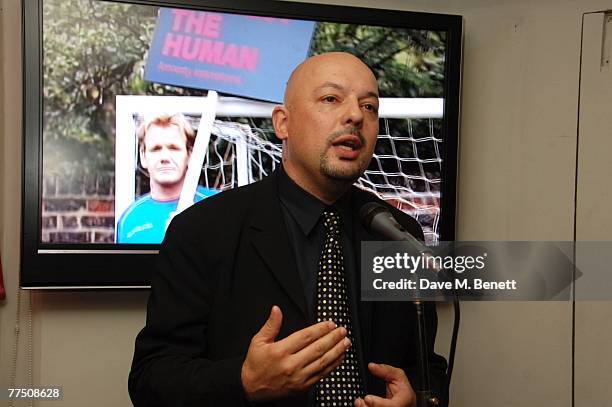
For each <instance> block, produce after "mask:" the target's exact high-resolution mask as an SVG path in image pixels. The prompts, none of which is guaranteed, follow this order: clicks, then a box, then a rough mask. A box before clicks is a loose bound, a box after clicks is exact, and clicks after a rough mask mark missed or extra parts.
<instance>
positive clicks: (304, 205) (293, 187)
mask: <svg viewBox="0 0 612 407" xmlns="http://www.w3.org/2000/svg"><path fill="white" fill-rule="evenodd" d="M351 192H352V191H351V190H350V189H349V191H348V192H347V193H345V194H344V195H342V196H341V197H340V199H338V200H337V201H336V202H334V204H333V205H332V206H333V207H334V208H335V209H336V210H337V211H338V213H339V214H340V217H341V218H342V224H343V226H344V228H345V229H346V231H347V232H349V236H351V234H350V233H351V232H352V227H351V225H352V218H351ZM278 194H279V197H280V200H281V203H282V204H283V206H285V208H286V209H287V211H288V212H289V214H290V215H291V217H292V218H293V219H294V220H295V221H296V222H297V224H298V225H299V226H300V229H301V230H302V232H304V234H305V235H309V234H310V232H311V231H312V229H314V227H315V225H316V224H317V222H318V221H319V219H320V218H321V215H322V214H323V211H324V210H325V208H327V205H326V204H325V203H323V202H322V201H320V200H319V198H317V197H316V196H314V195H312V194H310V193H309V192H307V191H305V190H304V189H302V188H301V187H300V186H299V185H298V184H296V183H295V181H293V180H292V179H291V177H289V175H287V173H286V172H285V170H284V168H283V167H282V166H281V167H280V169H279V177H278Z"/></svg>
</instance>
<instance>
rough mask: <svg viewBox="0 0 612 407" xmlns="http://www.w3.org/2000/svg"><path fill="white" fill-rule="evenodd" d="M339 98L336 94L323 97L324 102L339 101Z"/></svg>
mask: <svg viewBox="0 0 612 407" xmlns="http://www.w3.org/2000/svg"><path fill="white" fill-rule="evenodd" d="M337 100H338V99H337V98H336V97H335V96H325V97H324V98H323V101H324V102H327V103H334V102H335V101H337Z"/></svg>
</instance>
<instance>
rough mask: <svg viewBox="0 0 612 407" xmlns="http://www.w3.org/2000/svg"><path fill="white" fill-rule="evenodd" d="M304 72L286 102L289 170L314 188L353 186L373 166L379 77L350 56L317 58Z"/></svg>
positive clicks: (295, 79) (332, 55) (296, 78)
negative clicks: (337, 184) (338, 183)
mask: <svg viewBox="0 0 612 407" xmlns="http://www.w3.org/2000/svg"><path fill="white" fill-rule="evenodd" d="M315 58H316V57H315ZM309 62H310V63H309ZM302 68H303V69H302V71H301V72H297V71H296V74H295V77H294V78H293V79H294V83H291V84H290V86H289V87H288V94H287V100H286V101H285V104H286V109H287V111H288V114H287V116H288V119H287V120H286V137H282V136H280V137H281V138H284V139H285V146H284V149H285V151H284V153H285V158H286V160H285V167H287V170H288V172H289V173H290V174H291V173H292V172H293V173H294V174H297V175H298V177H299V178H301V179H304V178H305V179H306V180H307V181H306V182H307V183H309V184H311V185H320V183H325V182H329V181H330V180H335V181H341V182H347V183H352V182H354V181H355V180H356V179H357V178H359V176H360V175H361V174H362V173H363V171H365V169H366V168H367V167H368V164H369V162H370V160H371V158H372V154H373V151H374V146H375V144H376V138H377V136H378V105H379V100H378V86H377V83H376V79H375V78H374V75H373V74H372V73H371V71H370V70H369V69H368V68H367V67H366V66H365V65H364V64H363V63H362V62H361V61H359V60H358V59H356V58H354V57H352V56H350V55H346V54H331V55H330V54H328V55H324V56H322V58H319V59H318V60H316V59H314V58H313V61H307V63H306V64H305V66H303V67H302Z"/></svg>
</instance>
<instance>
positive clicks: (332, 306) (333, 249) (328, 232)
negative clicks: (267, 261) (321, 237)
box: [316, 208, 363, 407]
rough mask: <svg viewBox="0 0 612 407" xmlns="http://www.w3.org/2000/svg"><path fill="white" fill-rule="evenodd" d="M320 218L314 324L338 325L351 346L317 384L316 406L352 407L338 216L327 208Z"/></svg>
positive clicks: (352, 356)
mask: <svg viewBox="0 0 612 407" xmlns="http://www.w3.org/2000/svg"><path fill="white" fill-rule="evenodd" d="M323 218H324V219H323V224H324V225H325V243H324V244H323V250H322V252H321V257H320V259H319V271H318V275H317V322H321V321H327V320H332V321H334V322H335V323H336V324H337V325H338V326H344V327H345V328H346V330H347V332H348V337H349V339H350V340H351V343H352V345H351V347H350V348H348V350H347V351H346V353H345V355H344V360H343V361H342V364H340V366H338V367H337V368H336V369H334V370H333V371H332V372H331V374H330V375H329V376H327V377H326V378H323V379H321V380H320V381H319V382H318V383H317V387H316V395H317V403H316V405H317V407H335V406H338V407H340V406H350V407H352V406H354V402H355V399H356V398H357V397H359V396H362V395H363V394H362V393H363V392H362V384H361V378H360V374H359V364H358V361H357V352H356V349H355V345H356V344H355V340H354V336H353V326H352V324H351V313H350V308H349V302H348V296H347V283H346V279H345V276H344V256H343V254H342V240H341V239H342V237H341V235H340V217H339V216H338V213H337V212H336V211H335V210H333V209H331V208H330V209H326V210H325V211H324V212H323Z"/></svg>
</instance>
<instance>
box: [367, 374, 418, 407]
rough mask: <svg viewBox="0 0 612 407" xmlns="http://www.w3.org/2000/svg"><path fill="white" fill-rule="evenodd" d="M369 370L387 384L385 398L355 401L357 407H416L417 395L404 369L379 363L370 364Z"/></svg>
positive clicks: (368, 396) (370, 396)
mask: <svg viewBox="0 0 612 407" xmlns="http://www.w3.org/2000/svg"><path fill="white" fill-rule="evenodd" d="M368 369H370V372H372V374H373V375H374V376H376V377H380V378H381V379H383V380H384V381H385V382H386V383H387V394H386V397H385V398H382V397H377V396H372V395H367V396H365V398H363V399H362V398H358V399H357V400H355V407H415V406H416V394H415V393H414V390H412V386H411V385H410V382H409V381H408V378H407V377H406V374H405V373H404V371H403V370H402V369H398V368H396V367H393V366H389V365H382V364H378V363H369V364H368Z"/></svg>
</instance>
